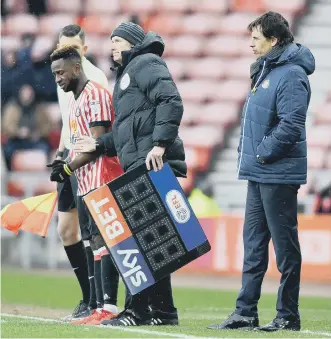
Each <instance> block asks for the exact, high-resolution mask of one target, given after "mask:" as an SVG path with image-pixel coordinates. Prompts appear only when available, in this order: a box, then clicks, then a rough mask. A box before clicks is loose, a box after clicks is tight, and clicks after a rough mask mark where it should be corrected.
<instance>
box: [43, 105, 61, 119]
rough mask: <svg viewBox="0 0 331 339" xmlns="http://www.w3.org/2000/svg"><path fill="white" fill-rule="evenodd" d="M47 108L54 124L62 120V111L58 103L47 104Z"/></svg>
mask: <svg viewBox="0 0 331 339" xmlns="http://www.w3.org/2000/svg"><path fill="white" fill-rule="evenodd" d="M45 110H46V112H47V115H48V117H49V120H51V121H52V123H53V124H57V123H59V122H60V121H61V119H62V116H61V111H60V106H59V104H58V103H52V104H46V106H45Z"/></svg>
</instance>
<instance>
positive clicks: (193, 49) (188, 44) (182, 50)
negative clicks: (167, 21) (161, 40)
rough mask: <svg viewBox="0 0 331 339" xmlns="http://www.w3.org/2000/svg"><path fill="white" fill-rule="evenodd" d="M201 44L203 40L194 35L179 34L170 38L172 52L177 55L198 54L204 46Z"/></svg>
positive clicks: (191, 55)
mask: <svg viewBox="0 0 331 339" xmlns="http://www.w3.org/2000/svg"><path fill="white" fill-rule="evenodd" d="M203 45H204V44H203V41H202V40H201V39H200V38H198V37H196V36H194V35H181V36H179V37H176V38H173V40H172V48H173V53H174V55H177V56H184V57H193V56H198V55H200V54H201V52H202V49H203V48H204V46H203Z"/></svg>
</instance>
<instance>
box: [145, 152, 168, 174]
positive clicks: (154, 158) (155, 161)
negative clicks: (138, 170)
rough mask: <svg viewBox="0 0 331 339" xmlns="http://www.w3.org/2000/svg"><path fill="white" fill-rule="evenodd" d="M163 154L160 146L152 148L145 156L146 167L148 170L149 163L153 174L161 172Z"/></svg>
mask: <svg viewBox="0 0 331 339" xmlns="http://www.w3.org/2000/svg"><path fill="white" fill-rule="evenodd" d="M164 152H165V148H164V147H160V146H154V147H153V149H152V150H151V151H150V152H149V153H148V154H147V158H146V167H147V169H148V170H150V169H151V163H152V168H153V170H154V171H155V172H157V171H158V170H161V169H162V167H163V159H162V157H163V154H164Z"/></svg>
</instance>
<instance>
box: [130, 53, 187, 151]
mask: <svg viewBox="0 0 331 339" xmlns="http://www.w3.org/2000/svg"><path fill="white" fill-rule="evenodd" d="M135 80H136V82H137V85H138V87H139V88H140V89H141V90H142V91H143V92H144V93H145V94H146V95H147V97H148V99H149V100H150V101H151V102H152V104H153V105H155V107H156V117H155V127H154V132H153V143H154V145H158V144H159V145H164V146H167V145H170V144H171V143H172V142H174V140H175V139H176V137H177V136H178V128H179V125H180V122H181V120H182V116H183V103H182V99H181V97H180V94H179V92H178V89H177V87H176V85H175V83H174V81H173V79H172V76H171V74H170V72H169V70H168V68H167V66H166V64H165V63H164V61H163V60H162V59H161V58H159V57H157V56H155V55H148V56H146V57H145V58H144V57H143V58H142V60H141V61H139V63H138V64H137V71H136V72H135Z"/></svg>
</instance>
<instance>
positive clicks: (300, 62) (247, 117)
mask: <svg viewBox="0 0 331 339" xmlns="http://www.w3.org/2000/svg"><path fill="white" fill-rule="evenodd" d="M314 70H315V60H314V57H313V55H312V53H311V52H310V51H309V49H308V48H306V47H304V46H301V45H299V44H295V43H293V44H290V45H289V47H288V48H286V50H285V51H284V52H283V53H282V54H281V56H280V57H279V58H276V59H272V60H270V59H267V58H263V57H262V58H261V60H260V72H259V75H258V76H257V77H256V79H257V81H256V84H254V86H253V88H252V90H250V92H249V94H248V96H247V98H246V102H245V105H244V108H243V111H242V118H241V137H240V142H239V147H238V152H239V155H238V178H239V179H246V180H251V181H256V182H261V183H275V184H276V183H277V184H305V183H306V178H307V143H306V127H305V122H306V114H307V110H308V105H309V101H310V96H311V89H310V85H309V80H308V75H310V74H312V73H313V72H314Z"/></svg>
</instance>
